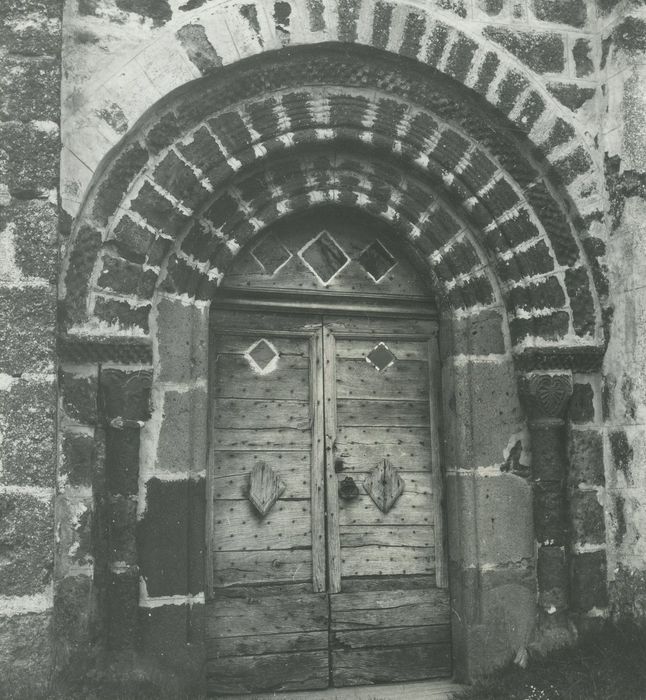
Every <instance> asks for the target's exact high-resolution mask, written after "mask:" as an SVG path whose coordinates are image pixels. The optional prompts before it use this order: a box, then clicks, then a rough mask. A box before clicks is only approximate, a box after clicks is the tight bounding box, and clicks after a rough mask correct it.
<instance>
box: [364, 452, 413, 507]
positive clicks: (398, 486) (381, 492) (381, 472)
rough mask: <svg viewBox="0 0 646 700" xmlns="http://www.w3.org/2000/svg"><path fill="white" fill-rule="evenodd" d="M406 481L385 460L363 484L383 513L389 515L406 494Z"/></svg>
mask: <svg viewBox="0 0 646 700" xmlns="http://www.w3.org/2000/svg"><path fill="white" fill-rule="evenodd" d="M404 485H405V483H404V480H403V479H402V477H401V475H400V474H399V472H398V471H397V470H396V469H395V467H393V465H392V463H391V462H390V461H389V460H387V459H384V460H383V461H382V462H380V463H379V464H378V465H377V466H376V467H375V468H374V469H373V470H372V471H371V472H370V474H368V476H367V477H366V478H365V480H364V482H363V488H364V489H365V490H366V493H367V494H368V495H369V496H370V498H372V500H373V501H374V502H375V504H376V506H377V508H379V510H380V511H381V512H382V513H387V512H388V511H389V510H390V509H391V508H392V507H393V506H394V505H395V503H396V501H397V499H398V498H399V497H400V496H401V495H402V493H403V492H404Z"/></svg>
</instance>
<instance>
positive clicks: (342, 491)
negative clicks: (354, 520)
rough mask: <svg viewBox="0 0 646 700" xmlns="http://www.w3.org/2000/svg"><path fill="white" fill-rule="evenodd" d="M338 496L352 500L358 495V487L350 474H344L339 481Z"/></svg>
mask: <svg viewBox="0 0 646 700" xmlns="http://www.w3.org/2000/svg"><path fill="white" fill-rule="evenodd" d="M339 496H340V497H341V498H342V499H343V500H344V501H352V500H353V499H355V498H357V497H358V496H359V487H358V486H357V485H356V483H355V481H354V479H353V478H352V477H351V476H346V477H345V479H343V481H340V482H339Z"/></svg>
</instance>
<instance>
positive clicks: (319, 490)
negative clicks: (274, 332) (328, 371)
mask: <svg viewBox="0 0 646 700" xmlns="http://www.w3.org/2000/svg"><path fill="white" fill-rule="evenodd" d="M322 362H323V338H322V336H321V331H319V332H318V333H316V334H315V335H313V336H312V338H311V339H310V414H311V416H312V452H311V462H310V463H311V475H310V480H311V485H310V487H311V511H312V585H313V587H314V590H315V591H324V590H325V589H326V584H327V567H326V551H325V550H326V539H325V439H324V428H325V415H324V410H325V409H324V400H325V392H324V385H323V366H322Z"/></svg>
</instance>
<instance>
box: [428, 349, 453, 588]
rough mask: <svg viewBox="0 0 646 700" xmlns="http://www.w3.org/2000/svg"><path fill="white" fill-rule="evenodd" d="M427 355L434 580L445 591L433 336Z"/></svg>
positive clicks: (436, 351) (437, 362)
mask: <svg viewBox="0 0 646 700" xmlns="http://www.w3.org/2000/svg"><path fill="white" fill-rule="evenodd" d="M428 353H429V410H430V417H431V467H432V468H431V479H432V483H433V501H434V517H435V557H436V561H435V578H436V581H437V585H438V586H439V587H440V588H448V585H449V574H448V568H449V565H448V556H447V549H446V531H445V527H444V523H445V513H444V474H443V470H442V451H441V443H440V421H441V409H440V406H441V399H440V377H441V371H440V360H439V348H438V344H437V337H433V338H432V339H431V340H429V343H428Z"/></svg>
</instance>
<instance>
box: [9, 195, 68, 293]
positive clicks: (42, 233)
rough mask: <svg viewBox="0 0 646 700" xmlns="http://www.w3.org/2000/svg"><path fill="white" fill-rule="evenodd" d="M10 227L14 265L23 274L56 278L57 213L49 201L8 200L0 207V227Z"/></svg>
mask: <svg viewBox="0 0 646 700" xmlns="http://www.w3.org/2000/svg"><path fill="white" fill-rule="evenodd" d="M6 226H11V227H12V229H13V248H14V258H15V262H16V266H17V267H18V269H19V270H20V273H21V274H22V275H23V276H24V277H38V278H41V279H46V280H47V281H49V282H54V281H55V280H56V272H57V270H56V264H57V238H58V215H57V212H56V208H55V207H54V206H53V205H52V204H51V203H50V202H43V201H41V200H28V201H15V200H14V201H12V203H11V204H10V205H9V206H7V207H2V208H0V229H2V228H5V227H6Z"/></svg>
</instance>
